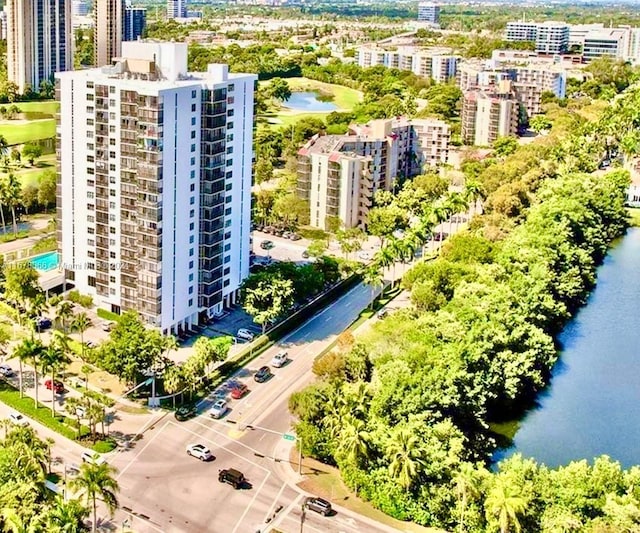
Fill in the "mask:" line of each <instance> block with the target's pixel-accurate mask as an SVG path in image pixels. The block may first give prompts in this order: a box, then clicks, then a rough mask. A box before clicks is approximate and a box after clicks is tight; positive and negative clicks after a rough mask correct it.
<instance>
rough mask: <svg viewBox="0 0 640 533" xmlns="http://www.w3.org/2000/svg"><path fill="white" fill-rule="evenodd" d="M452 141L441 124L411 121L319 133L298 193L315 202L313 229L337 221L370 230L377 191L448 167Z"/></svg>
mask: <svg viewBox="0 0 640 533" xmlns="http://www.w3.org/2000/svg"><path fill="white" fill-rule="evenodd" d="M449 138H450V131H449V126H448V125H447V124H446V123H445V122H443V121H441V120H435V119H405V118H397V119H381V120H373V121H371V122H369V123H368V124H364V125H352V126H351V127H350V128H349V134H347V135H324V136H319V135H316V136H315V137H313V138H312V139H311V140H310V141H309V142H307V144H305V146H304V147H302V148H301V149H300V151H299V152H298V156H299V157H298V195H299V196H300V197H301V198H303V199H305V200H307V201H308V202H309V206H310V223H311V225H312V226H315V227H319V228H324V229H326V228H327V226H328V221H329V220H330V219H331V217H337V218H338V219H339V220H340V221H341V222H342V224H343V225H344V226H345V227H347V228H352V227H363V228H364V227H365V226H366V224H367V220H368V213H369V210H370V209H371V207H372V206H373V197H374V195H375V193H376V191H379V190H391V188H392V187H393V184H394V182H395V180H396V179H397V178H399V177H411V176H415V175H417V174H419V173H420V172H422V169H423V167H424V166H432V167H436V166H437V165H440V164H444V163H446V162H447V160H448V153H449Z"/></svg>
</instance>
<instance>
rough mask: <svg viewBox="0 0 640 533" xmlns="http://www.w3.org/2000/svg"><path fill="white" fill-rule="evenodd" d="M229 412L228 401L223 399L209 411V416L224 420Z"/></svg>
mask: <svg viewBox="0 0 640 533" xmlns="http://www.w3.org/2000/svg"><path fill="white" fill-rule="evenodd" d="M228 410H229V406H228V405H227V400H222V399H221V400H218V401H217V402H216V403H214V404H213V406H212V407H211V409H209V416H210V417H211V418H222V417H223V416H224V415H225V414H226V412H227V411H228Z"/></svg>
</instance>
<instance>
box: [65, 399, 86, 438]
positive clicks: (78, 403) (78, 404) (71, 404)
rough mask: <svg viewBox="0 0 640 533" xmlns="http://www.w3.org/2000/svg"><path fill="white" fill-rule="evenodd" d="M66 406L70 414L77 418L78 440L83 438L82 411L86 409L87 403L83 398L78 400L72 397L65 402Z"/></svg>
mask: <svg viewBox="0 0 640 533" xmlns="http://www.w3.org/2000/svg"><path fill="white" fill-rule="evenodd" d="M64 406H65V408H66V409H67V412H68V413H69V414H73V416H75V417H76V422H77V423H78V439H80V437H82V425H81V423H80V413H81V411H80V409H79V408H84V409H86V402H85V401H84V400H83V399H82V398H77V397H74V396H71V397H70V398H67V399H66V400H65V401H64Z"/></svg>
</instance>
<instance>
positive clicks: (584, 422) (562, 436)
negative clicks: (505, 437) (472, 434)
mask: <svg viewBox="0 0 640 533" xmlns="http://www.w3.org/2000/svg"><path fill="white" fill-rule="evenodd" d="M639 333H640V228H631V229H630V230H629V231H628V233H627V234H626V236H624V237H623V238H622V239H620V240H619V241H618V242H616V243H615V245H614V246H613V247H612V249H611V250H610V251H609V254H608V255H607V258H606V259H605V261H604V263H603V265H602V266H601V267H600V268H599V269H598V281H597V286H596V288H595V290H594V291H593V292H592V294H591V296H590V297H589V300H588V303H587V305H586V306H585V307H583V308H582V309H581V310H580V311H579V312H578V313H577V315H576V316H575V317H574V319H573V320H572V321H571V322H569V323H568V324H567V326H566V327H565V329H564V331H563V332H562V333H561V335H560V336H559V341H560V343H561V346H562V348H563V350H562V355H561V358H560V360H559V361H558V363H557V364H556V366H555V367H554V369H553V377H552V379H551V384H550V386H549V387H548V388H547V390H546V391H545V392H544V393H542V394H541V395H540V396H539V399H538V406H537V407H536V408H535V409H533V410H531V411H530V412H528V413H527V414H526V415H525V417H524V418H523V419H522V420H521V422H520V427H519V429H518V431H517V433H516V434H515V438H514V439H513V446H512V447H511V448H509V449H508V450H506V451H504V450H503V451H499V452H497V453H496V454H495V455H494V459H496V460H499V459H501V458H504V457H508V456H509V455H512V454H513V453H515V452H520V453H522V454H523V455H524V456H525V457H533V458H534V459H536V460H537V461H539V462H542V463H545V464H546V465H547V466H550V467H556V466H558V465H562V464H567V463H569V462H570V461H572V460H578V459H588V460H591V459H593V458H594V457H596V456H598V455H602V454H606V455H609V456H610V457H612V458H613V459H615V460H617V461H620V463H622V465H623V466H624V467H629V466H631V465H634V464H640V447H638V442H640V342H638V340H639V338H640V335H639Z"/></svg>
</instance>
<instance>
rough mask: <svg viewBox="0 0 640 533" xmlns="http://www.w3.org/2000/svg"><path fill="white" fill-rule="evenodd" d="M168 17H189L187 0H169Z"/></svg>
mask: <svg viewBox="0 0 640 533" xmlns="http://www.w3.org/2000/svg"><path fill="white" fill-rule="evenodd" d="M167 18H168V19H179V18H187V0H167Z"/></svg>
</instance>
